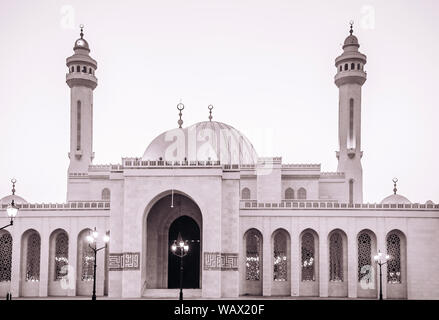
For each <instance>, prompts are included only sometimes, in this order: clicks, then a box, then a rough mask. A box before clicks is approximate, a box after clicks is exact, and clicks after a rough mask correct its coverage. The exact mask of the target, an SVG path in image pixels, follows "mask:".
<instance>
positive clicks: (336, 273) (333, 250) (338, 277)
mask: <svg viewBox="0 0 439 320" xmlns="http://www.w3.org/2000/svg"><path fill="white" fill-rule="evenodd" d="M329 280H330V281H343V239H342V237H341V235H340V233H338V232H334V233H333V234H332V235H331V237H330V238H329Z"/></svg>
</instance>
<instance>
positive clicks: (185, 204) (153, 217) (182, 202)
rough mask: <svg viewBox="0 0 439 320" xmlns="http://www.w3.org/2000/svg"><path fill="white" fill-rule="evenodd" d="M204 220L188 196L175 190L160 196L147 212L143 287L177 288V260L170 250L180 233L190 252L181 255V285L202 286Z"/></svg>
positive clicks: (178, 262)
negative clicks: (182, 270) (182, 275)
mask: <svg viewBox="0 0 439 320" xmlns="http://www.w3.org/2000/svg"><path fill="white" fill-rule="evenodd" d="M202 228H203V223H202V216H201V211H200V208H199V207H198V205H197V204H196V203H195V202H194V201H193V200H192V199H190V198H189V197H187V196H185V195H183V194H180V193H174V196H173V201H172V196H171V195H170V194H168V195H166V196H163V197H162V198H161V199H159V200H158V201H157V202H156V203H155V204H154V205H153V206H152V207H151V209H150V210H149V212H147V217H146V236H145V238H144V239H145V240H144V241H145V246H144V254H143V257H144V259H145V260H144V265H145V266H146V268H145V269H144V270H142V275H143V276H142V279H143V280H142V281H143V288H144V289H145V290H146V289H168V288H179V287H180V282H179V281H180V278H179V276H180V273H179V272H180V261H179V258H178V257H176V256H174V255H173V254H172V253H171V252H170V247H171V244H172V243H173V242H174V240H176V239H177V237H178V233H179V232H180V233H181V235H182V237H183V239H184V240H189V241H190V242H189V246H190V249H189V253H188V255H187V256H186V257H184V260H183V263H184V277H183V279H184V282H183V284H184V287H185V288H201V250H202V248H201V247H202V233H203V230H202Z"/></svg>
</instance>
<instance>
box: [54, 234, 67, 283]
mask: <svg viewBox="0 0 439 320" xmlns="http://www.w3.org/2000/svg"><path fill="white" fill-rule="evenodd" d="M68 264H69V237H68V236H67V233H65V232H60V233H59V234H58V235H57V236H56V239H55V281H56V280H61V279H62V278H64V277H65V276H66V275H67V273H66V272H67V268H64V269H63V267H64V266H67V265H68Z"/></svg>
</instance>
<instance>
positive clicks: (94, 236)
mask: <svg viewBox="0 0 439 320" xmlns="http://www.w3.org/2000/svg"><path fill="white" fill-rule="evenodd" d="M98 237H99V233H98V232H97V231H96V227H95V228H94V230H93V232H92V233H91V234H89V235H88V236H87V240H88V242H89V244H88V246H89V247H90V248H91V249H92V250H93V253H94V265H93V295H92V296H91V300H96V256H97V253H98V251H100V250H102V249H105V248H106V247H107V244H108V242H109V241H110V236H109V234H108V231H107V232H106V233H105V235H104V236H103V237H102V240H103V241H104V243H105V245H104V246H103V247H100V248H98V247H97V240H98Z"/></svg>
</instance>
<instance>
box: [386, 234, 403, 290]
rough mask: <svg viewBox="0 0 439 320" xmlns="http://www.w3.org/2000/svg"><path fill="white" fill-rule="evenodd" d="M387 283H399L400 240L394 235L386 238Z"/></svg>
mask: <svg viewBox="0 0 439 320" xmlns="http://www.w3.org/2000/svg"><path fill="white" fill-rule="evenodd" d="M387 254H388V255H389V256H390V259H389V261H388V262H387V282H389V283H401V239H400V238H399V236H398V235H397V234H395V233H392V234H390V235H389V236H388V237H387Z"/></svg>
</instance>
